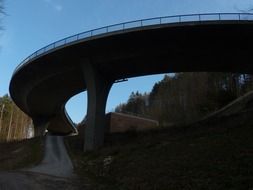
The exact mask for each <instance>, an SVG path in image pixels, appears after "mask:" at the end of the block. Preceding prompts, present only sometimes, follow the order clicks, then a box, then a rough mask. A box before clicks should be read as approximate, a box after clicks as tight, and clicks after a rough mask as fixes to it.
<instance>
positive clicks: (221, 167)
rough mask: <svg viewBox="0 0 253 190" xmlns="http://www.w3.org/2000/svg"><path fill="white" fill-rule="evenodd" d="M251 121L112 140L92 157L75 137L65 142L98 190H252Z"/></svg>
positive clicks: (247, 117)
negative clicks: (82, 148) (83, 149)
mask: <svg viewBox="0 0 253 190" xmlns="http://www.w3.org/2000/svg"><path fill="white" fill-rule="evenodd" d="M252 115H253V112H252V111H248V112H241V113H238V114H236V115H232V116H229V117H222V118H216V119H215V120H212V121H210V120H209V121H208V122H202V123H198V124H193V125H191V126H180V127H175V128H174V129H173V128H171V129H160V130H157V131H150V132H146V133H127V134H117V135H111V136H108V137H107V142H106V145H105V147H104V148H102V149H100V150H97V151H93V152H89V153H83V152H82V150H81V146H80V144H81V143H80V142H79V143H78V141H77V139H76V138H77V137H69V138H68V139H67V140H66V142H67V144H68V146H69V149H70V150H71V155H72V158H73V159H74V161H75V162H74V163H75V167H76V171H77V173H78V174H79V175H80V176H82V177H84V178H86V177H87V178H88V179H90V182H91V183H93V184H94V187H95V188H96V189H110V190H113V189H117V190H118V189H145V190H149V189H157V190H163V189H250V188H253V138H252V137H253V119H252ZM106 159H107V160H111V163H110V161H108V162H109V164H108V165H107V164H106Z"/></svg>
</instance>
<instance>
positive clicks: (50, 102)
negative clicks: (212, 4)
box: [10, 21, 253, 150]
mask: <svg viewBox="0 0 253 190" xmlns="http://www.w3.org/2000/svg"><path fill="white" fill-rule="evenodd" d="M252 34H253V24H252V23H251V22H246V21H233V22H231V21H224V22H221V21H219V22H203V23H199V22H198V23H194V22H191V23H184V24H170V25H169V24H168V25H159V26H150V27H142V28H137V29H131V30H126V31H119V32H114V33H111V34H106V35H101V36H97V37H93V38H92V39H89V40H83V41H80V42H78V43H73V44H70V45H68V46H65V47H63V48H59V49H58V50H55V51H52V52H49V53H47V54H45V55H42V56H41V57H39V58H36V59H34V60H32V61H31V62H29V63H28V64H26V65H24V66H22V67H21V68H20V69H19V70H18V71H17V72H16V73H15V74H14V75H13V78H12V80H11V84H10V93H11V96H12V98H13V100H14V101H15V102H16V104H17V105H18V106H19V107H20V108H21V109H22V110H23V111H24V112H26V113H27V114H28V115H30V116H31V117H32V118H33V120H34V124H35V127H37V134H41V133H43V132H44V129H45V127H47V128H48V130H50V131H52V132H56V133H62V134H69V133H72V132H74V131H75V130H74V128H73V125H72V124H71V121H70V120H69V119H68V116H67V115H66V113H65V104H66V102H67V101H68V100H69V99H70V98H71V97H72V96H74V95H75V94H78V93H79V92H82V91H84V90H87V92H88V115H87V122H88V124H87V126H88V127H87V129H86V133H85V150H90V149H93V148H96V147H99V146H101V145H102V143H103V135H104V115H105V105H106V99H107V96H108V93H109V90H110V88H111V85H112V84H113V82H114V81H115V80H118V79H123V78H130V77H136V76H143V75H150V74H159V73H174V72H195V71H196V72H199V71H207V72H214V71H215V72H237V73H252V72H253V63H252V59H251V56H252V48H251V47H252V44H253V36H252Z"/></svg>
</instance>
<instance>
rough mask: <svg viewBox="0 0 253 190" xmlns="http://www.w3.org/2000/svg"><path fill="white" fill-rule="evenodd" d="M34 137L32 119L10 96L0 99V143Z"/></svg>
mask: <svg viewBox="0 0 253 190" xmlns="http://www.w3.org/2000/svg"><path fill="white" fill-rule="evenodd" d="M32 135H33V125H32V120H31V118H30V117H29V116H27V115H26V114H25V113H24V112H22V111H21V110H20V109H19V108H18V107H17V106H16V105H15V104H14V102H13V101H12V100H11V98H10V97H9V96H8V95H5V96H3V97H0V142H3V141H14V140H21V139H26V138H29V137H31V136H32Z"/></svg>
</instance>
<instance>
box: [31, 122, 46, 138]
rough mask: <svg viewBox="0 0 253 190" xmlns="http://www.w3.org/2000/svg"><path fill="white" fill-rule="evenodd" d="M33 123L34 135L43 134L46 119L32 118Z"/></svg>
mask: <svg viewBox="0 0 253 190" xmlns="http://www.w3.org/2000/svg"><path fill="white" fill-rule="evenodd" d="M33 125H34V136H35V137H38V136H43V135H45V132H46V128H47V125H48V121H47V120H45V119H33Z"/></svg>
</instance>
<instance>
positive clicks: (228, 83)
mask: <svg viewBox="0 0 253 190" xmlns="http://www.w3.org/2000/svg"><path fill="white" fill-rule="evenodd" d="M252 81H253V77H252V75H248V74H234V73H212V72H200V73H196V72H187V73H177V74H175V75H165V76H164V78H163V79H162V80H161V81H159V82H157V83H155V85H154V86H153V89H152V91H151V92H149V93H143V94H142V93H140V92H138V91H137V92H132V93H131V95H130V96H129V99H128V101H127V102H126V103H123V104H120V105H118V106H117V107H116V108H115V111H116V112H122V113H128V114H134V115H141V116H144V117H148V118H152V119H155V120H158V121H159V123H160V125H162V126H168V125H172V124H175V123H179V122H180V123H181V122H183V123H185V122H186V123H187V122H192V121H195V120H197V119H200V118H201V117H204V116H205V115H207V114H210V113H211V112H213V111H215V110H218V109H220V108H221V107H223V106H225V105H226V104H228V103H229V102H231V101H233V100H234V99H236V98H238V97H239V96H241V95H243V94H245V93H246V92H248V91H250V90H252V89H253V82H252Z"/></svg>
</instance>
